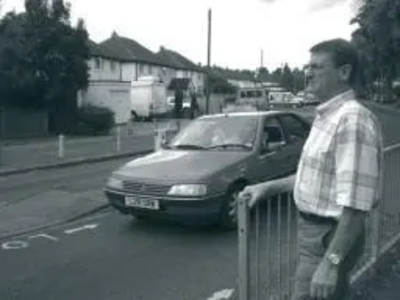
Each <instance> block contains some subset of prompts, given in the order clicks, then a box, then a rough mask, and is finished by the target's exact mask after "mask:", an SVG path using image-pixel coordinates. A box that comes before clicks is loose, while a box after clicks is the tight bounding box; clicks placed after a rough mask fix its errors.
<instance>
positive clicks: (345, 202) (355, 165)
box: [325, 114, 382, 259]
mask: <svg viewBox="0 0 400 300" xmlns="http://www.w3.org/2000/svg"><path fill="white" fill-rule="evenodd" d="M380 134H381V133H380V131H379V128H377V127H376V126H375V124H374V122H372V120H370V119H366V118H365V116H364V115H362V114H352V115H349V116H347V118H346V119H345V120H344V121H343V123H342V126H340V128H339V130H338V135H337V138H336V142H337V145H336V149H335V150H336V154H335V164H336V181H337V186H336V190H337V198H336V202H337V204H339V205H341V206H343V213H342V215H341V217H340V219H339V223H338V226H337V228H336V231H335V234H334V235H333V238H332V240H331V242H330V244H329V246H328V249H327V251H326V254H325V258H327V257H328V256H329V255H330V254H332V253H334V254H337V255H338V256H339V257H340V258H341V259H344V258H345V257H346V256H347V255H348V253H349V251H350V249H352V247H353V246H354V243H355V241H356V240H357V237H358V236H359V235H360V234H361V233H362V230H363V229H364V225H365V223H364V222H365V217H366V214H367V212H368V211H370V210H371V209H372V206H373V205H374V202H375V200H376V199H375V196H376V190H377V189H379V179H380V178H379V176H380V174H381V172H380V168H381V165H380V153H381V151H382V149H381V144H380V136H379V135H380Z"/></svg>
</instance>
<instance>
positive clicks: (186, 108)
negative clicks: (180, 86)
mask: <svg viewBox="0 0 400 300" xmlns="http://www.w3.org/2000/svg"><path fill="white" fill-rule="evenodd" d="M167 103H168V110H169V112H170V113H171V114H172V116H173V114H174V112H175V96H169V97H167ZM191 106H192V105H191V101H190V99H189V98H188V97H184V98H183V101H182V117H183V118H185V119H188V118H189V117H190V109H191Z"/></svg>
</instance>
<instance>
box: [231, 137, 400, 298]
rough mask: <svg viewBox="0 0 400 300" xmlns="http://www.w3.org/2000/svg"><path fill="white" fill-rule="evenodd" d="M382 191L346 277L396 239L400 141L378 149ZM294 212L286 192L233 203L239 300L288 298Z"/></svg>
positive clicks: (368, 265) (399, 235)
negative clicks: (362, 249)
mask: <svg viewBox="0 0 400 300" xmlns="http://www.w3.org/2000/svg"><path fill="white" fill-rule="evenodd" d="M384 157H385V158H384V176H383V178H384V180H383V193H382V199H381V202H380V205H379V206H378V208H377V209H375V210H374V211H373V212H372V213H371V214H370V215H369V217H368V218H367V220H366V225H367V232H368V235H367V245H366V248H365V253H364V256H363V257H362V259H361V260H360V262H359V264H358V265H357V266H356V268H355V270H354V271H353V273H352V276H351V282H352V283H354V282H355V281H357V280H358V279H359V278H360V276H362V275H364V274H366V273H367V272H368V271H371V270H373V268H374V266H375V264H376V262H377V260H378V258H380V257H381V256H383V255H384V254H385V253H386V252H387V251H388V250H389V249H390V248H391V247H393V245H394V244H395V243H396V242H397V241H398V240H399V239H400V202H399V201H398V200H399V197H400V185H399V184H398V182H397V180H396V179H398V178H400V144H397V145H394V146H391V147H388V148H386V149H385V153H384ZM297 217H298V212H297V210H296V207H295V204H294V202H293V199H292V195H291V194H284V195H277V196H275V197H272V198H269V199H265V201H262V202H260V203H255V204H254V205H252V206H250V204H249V203H246V202H245V201H243V200H242V201H239V203H238V219H239V228H238V234H239V300H250V299H257V300H259V299H265V300H281V299H290V296H291V294H292V292H293V280H294V272H295V266H296V262H297V250H296V249H297V244H296V243H297V241H296V237H297V235H296V222H297Z"/></svg>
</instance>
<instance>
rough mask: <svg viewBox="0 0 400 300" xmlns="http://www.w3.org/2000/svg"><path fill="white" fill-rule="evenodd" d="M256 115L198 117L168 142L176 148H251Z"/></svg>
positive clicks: (255, 126) (254, 135) (256, 121)
mask: <svg viewBox="0 0 400 300" xmlns="http://www.w3.org/2000/svg"><path fill="white" fill-rule="evenodd" d="M257 126H258V120H257V117H256V116H248V115H247V116H244V115H243V116H229V115H228V116H226V117H215V118H204V119H198V120H195V121H193V122H192V123H190V124H189V125H188V126H187V127H186V128H185V129H183V130H182V131H181V132H180V133H179V134H178V135H177V136H176V137H175V138H174V139H173V140H172V141H171V143H170V144H169V147H171V148H177V149H179V148H180V149H194V150H197V149H199V150H200V149H203V150H211V149H215V150H237V151H243V150H251V149H252V148H253V145H254V142H255V139H256V134H257Z"/></svg>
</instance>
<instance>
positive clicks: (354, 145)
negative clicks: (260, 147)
mask: <svg viewBox="0 0 400 300" xmlns="http://www.w3.org/2000/svg"><path fill="white" fill-rule="evenodd" d="M310 52H311V59H310V63H309V65H308V68H307V72H306V76H307V92H310V93H312V94H314V95H315V96H316V97H317V98H318V99H319V100H320V101H321V104H320V105H319V106H318V107H317V108H316V110H317V115H316V119H315V120H314V123H313V126H312V129H311V131H310V134H309V137H308V139H307V141H306V143H305V144H304V147H303V152H302V155H301V158H300V161H299V165H298V168H297V174H296V175H294V176H291V177H287V178H283V179H278V180H274V181H270V182H265V183H260V184H257V185H253V186H248V187H246V188H245V189H244V190H243V191H242V193H241V194H240V195H239V197H244V199H246V200H248V201H257V200H259V199H260V198H263V197H267V196H270V195H273V194H277V193H282V192H289V191H292V190H293V191H294V201H295V203H296V206H297V208H298V210H299V220H298V229H297V231H298V232H297V235H298V245H299V249H298V250H299V253H298V255H299V260H298V265H297V270H296V280H295V294H294V295H293V298H292V299H293V300H294V299H296V300H306V299H330V300H331V299H332V300H333V299H335V300H339V299H340V300H342V299H347V298H346V297H348V295H349V273H350V271H351V270H352V268H353V267H354V265H355V264H356V262H357V261H358V259H359V258H360V256H361V255H362V253H363V250H364V249H363V248H364V240H365V228H364V227H365V222H364V221H365V217H366V215H367V213H368V212H369V211H371V209H372V208H373V207H374V206H375V205H376V204H377V201H378V199H379V196H380V189H381V188H380V187H381V177H382V175H381V174H382V150H383V149H382V148H383V146H382V133H381V128H380V124H379V123H378V121H377V119H376V117H375V116H374V115H373V114H372V113H371V112H370V111H369V110H368V109H367V108H365V107H364V106H363V105H362V104H361V103H360V102H358V101H357V100H356V95H355V92H354V87H355V84H356V82H357V74H358V72H359V60H358V55H357V51H356V49H354V48H353V45H352V44H351V43H349V42H347V41H345V40H342V39H334V40H329V41H324V42H322V43H319V44H317V45H315V46H314V47H312V48H311V50H310Z"/></svg>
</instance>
